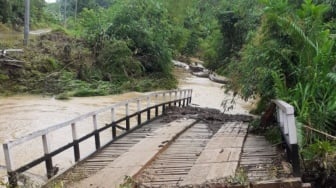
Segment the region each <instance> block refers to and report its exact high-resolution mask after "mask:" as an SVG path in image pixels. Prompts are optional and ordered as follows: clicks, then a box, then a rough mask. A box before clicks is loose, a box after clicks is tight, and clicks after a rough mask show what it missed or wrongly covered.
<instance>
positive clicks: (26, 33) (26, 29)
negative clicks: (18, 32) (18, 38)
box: [23, 0, 30, 46]
mask: <svg viewBox="0 0 336 188" xmlns="http://www.w3.org/2000/svg"><path fill="white" fill-rule="evenodd" d="M29 13H30V0H25V15H24V39H23V45H25V46H27V45H28V40H29V19H30V15H29Z"/></svg>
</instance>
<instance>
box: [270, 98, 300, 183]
mask: <svg viewBox="0 0 336 188" xmlns="http://www.w3.org/2000/svg"><path fill="white" fill-rule="evenodd" d="M273 103H275V104H276V109H277V121H278V124H279V126H280V129H281V133H282V137H283V139H284V141H285V142H286V151H287V157H288V160H289V161H290V162H291V164H292V167H293V173H294V176H300V159H299V147H298V138H297V131H296V125H295V116H294V107H293V106H292V105H290V104H288V103H286V102H284V101H282V100H273Z"/></svg>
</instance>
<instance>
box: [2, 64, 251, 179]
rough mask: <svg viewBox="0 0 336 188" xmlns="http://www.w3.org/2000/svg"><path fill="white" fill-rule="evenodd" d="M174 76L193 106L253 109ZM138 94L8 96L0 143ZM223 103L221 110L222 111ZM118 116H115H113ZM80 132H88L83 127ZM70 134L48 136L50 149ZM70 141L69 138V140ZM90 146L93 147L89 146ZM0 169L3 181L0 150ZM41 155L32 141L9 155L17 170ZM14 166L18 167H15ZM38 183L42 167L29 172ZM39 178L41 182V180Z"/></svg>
mask: <svg viewBox="0 0 336 188" xmlns="http://www.w3.org/2000/svg"><path fill="white" fill-rule="evenodd" d="M174 73H175V75H176V76H177V77H178V79H179V88H182V89H184V88H190V89H193V96H192V104H193V105H195V106H201V107H209V108H217V109H220V110H222V111H224V109H227V108H228V107H231V106H233V109H231V110H230V111H226V110H225V111H226V112H227V113H240V114H246V113H248V111H249V109H250V108H251V107H252V106H253V102H245V101H241V100H240V99H235V102H234V103H231V100H232V96H231V95H230V94H225V93H224V90H223V89H222V88H221V87H222V85H221V84H218V83H214V82H212V81H210V80H209V79H207V78H198V77H195V76H192V75H191V74H189V73H188V72H186V71H185V70H183V69H176V70H175V72H174ZM142 95H144V94H142V93H136V92H130V93H125V94H121V95H111V96H101V97H85V98H84V97H83V98H72V99H71V100H65V101H63V100H56V99H54V97H50V96H31V95H25V96H12V97H0V143H4V142H6V141H8V140H13V139H15V138H19V137H22V136H24V135H27V134H29V133H32V132H34V131H37V130H41V129H44V128H47V127H49V126H52V125H55V124H57V123H61V122H64V121H67V120H70V119H72V118H75V117H76V116H79V115H81V114H84V113H87V112H91V111H94V110H98V109H100V108H102V107H106V106H109V105H111V104H113V103H115V102H118V101H123V100H127V99H130V98H136V97H139V96H142ZM223 101H224V104H226V105H224V107H225V108H224V107H223V105H222V104H223ZM117 115H118V114H117ZM109 118H110V117H101V118H100V119H99V120H98V123H99V122H101V124H103V125H104V123H103V122H109ZM79 127H80V128H81V129H84V130H83V131H84V132H85V129H90V131H91V128H92V126H91V127H90V128H89V127H87V126H85V125H84V124H83V126H80V125H79ZM67 134H71V129H68V130H62V131H60V132H55V133H53V134H52V135H51V143H54V144H52V146H51V147H52V148H53V147H54V148H55V147H58V146H61V145H62V144H63V145H64V144H67V143H69V142H71V140H67V138H66V137H65V135H67ZM110 134H111V133H106V134H102V140H104V136H105V137H110V136H111V135H110ZM70 137H71V136H70ZM92 143H93V144H92ZM82 147H83V148H81V151H82V149H83V150H86V149H87V150H88V152H90V151H91V150H94V142H93V141H92V140H91V143H88V144H87V145H84V146H82ZM1 148H2V147H1ZM0 151H1V152H0V166H1V167H2V170H0V171H1V174H0V175H2V176H3V177H5V174H6V171H5V168H4V167H5V161H4V154H3V151H2V149H1V150H0ZM41 155H43V148H42V146H41V139H40V140H33V141H32V142H31V143H30V144H29V143H28V146H23V147H21V148H20V147H18V148H17V149H16V150H15V151H13V156H14V159H15V161H16V162H15V165H14V166H15V167H18V166H20V164H21V163H22V164H24V163H26V162H28V161H29V159H30V158H31V157H33V156H34V157H36V156H41ZM53 162H54V165H56V166H58V167H59V168H60V171H62V170H65V169H66V168H67V167H68V166H70V165H71V164H73V163H74V161H73V151H72V149H69V151H67V152H65V153H64V154H62V155H61V156H59V157H55V159H54V161H53ZM16 165H18V166H16ZM29 172H30V173H31V174H34V176H35V175H36V174H38V175H36V176H37V177H38V178H40V179H44V180H45V169H44V163H42V164H41V165H39V166H37V167H35V168H33V169H32V170H30V171H29ZM42 177H43V178H42Z"/></svg>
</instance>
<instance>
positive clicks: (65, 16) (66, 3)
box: [64, 0, 67, 28]
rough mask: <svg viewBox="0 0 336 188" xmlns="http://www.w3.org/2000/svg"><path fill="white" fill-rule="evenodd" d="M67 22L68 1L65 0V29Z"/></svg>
mask: <svg viewBox="0 0 336 188" xmlns="http://www.w3.org/2000/svg"><path fill="white" fill-rule="evenodd" d="M66 20H67V0H64V27H65V28H66Z"/></svg>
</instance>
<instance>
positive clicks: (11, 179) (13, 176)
mask: <svg viewBox="0 0 336 188" xmlns="http://www.w3.org/2000/svg"><path fill="white" fill-rule="evenodd" d="M2 146H3V150H4V154H5V161H6V168H7V174H8V183H9V185H10V186H12V187H17V185H18V184H17V180H18V179H17V173H16V172H14V169H13V161H12V155H11V152H10V145H9V144H7V143H5V144H3V145H2Z"/></svg>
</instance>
